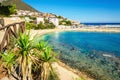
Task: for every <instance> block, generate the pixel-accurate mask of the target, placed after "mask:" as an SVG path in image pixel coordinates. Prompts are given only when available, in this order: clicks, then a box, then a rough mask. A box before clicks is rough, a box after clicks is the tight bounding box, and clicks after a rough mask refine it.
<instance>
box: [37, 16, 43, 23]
mask: <svg viewBox="0 0 120 80" xmlns="http://www.w3.org/2000/svg"><path fill="white" fill-rule="evenodd" d="M36 22H37V24H39V23H40V22H42V23H44V18H43V17H37V18H36Z"/></svg>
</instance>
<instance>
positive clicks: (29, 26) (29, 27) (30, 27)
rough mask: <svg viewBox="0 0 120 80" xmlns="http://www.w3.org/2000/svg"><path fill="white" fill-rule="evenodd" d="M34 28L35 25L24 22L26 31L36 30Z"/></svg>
mask: <svg viewBox="0 0 120 80" xmlns="http://www.w3.org/2000/svg"><path fill="white" fill-rule="evenodd" d="M36 28H37V25H36V24H34V23H29V22H26V29H28V30H30V29H36Z"/></svg>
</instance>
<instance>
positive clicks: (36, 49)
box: [0, 32, 57, 80]
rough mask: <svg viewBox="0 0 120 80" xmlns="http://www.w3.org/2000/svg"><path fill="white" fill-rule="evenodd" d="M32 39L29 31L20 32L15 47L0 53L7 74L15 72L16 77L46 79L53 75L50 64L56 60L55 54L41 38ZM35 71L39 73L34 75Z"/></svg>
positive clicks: (22, 79)
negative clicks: (37, 39)
mask: <svg viewBox="0 0 120 80" xmlns="http://www.w3.org/2000/svg"><path fill="white" fill-rule="evenodd" d="M34 39H35V38H33V39H30V33H29V32H25V33H23V34H22V33H20V35H19V37H18V39H16V44H15V47H14V48H13V49H11V51H12V52H9V51H7V52H8V53H7V54H0V57H2V60H3V63H4V64H3V65H4V66H5V67H6V68H7V71H8V72H9V75H11V76H12V75H13V74H11V72H14V73H16V75H17V76H15V77H16V79H21V80H27V79H28V80H34V79H37V80H48V79H49V76H50V75H52V78H53V77H54V75H53V73H54V70H53V68H52V66H51V64H52V62H54V61H56V59H55V57H56V55H55V54H54V53H53V52H52V48H51V47H50V46H48V45H47V42H44V41H42V40H41V41H40V40H39V41H37V42H36V41H35V40H34ZM16 68H18V70H16ZM35 73H39V74H36V75H34V74H35ZM51 73H52V74H51ZM34 76H37V77H36V78H35V77H34ZM56 78H57V75H56Z"/></svg>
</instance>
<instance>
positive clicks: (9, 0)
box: [2, 0, 38, 12]
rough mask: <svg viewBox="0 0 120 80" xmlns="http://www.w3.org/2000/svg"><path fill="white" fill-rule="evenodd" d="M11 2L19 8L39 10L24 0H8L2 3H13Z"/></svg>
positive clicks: (5, 4)
mask: <svg viewBox="0 0 120 80" xmlns="http://www.w3.org/2000/svg"><path fill="white" fill-rule="evenodd" d="M11 4H16V8H17V9H18V10H29V11H37V10H36V9H34V8H33V7H31V6H30V5H28V4H26V3H25V2H23V1H22V0H7V1H3V2H2V5H4V6H7V5H11ZM37 12H38V11H37Z"/></svg>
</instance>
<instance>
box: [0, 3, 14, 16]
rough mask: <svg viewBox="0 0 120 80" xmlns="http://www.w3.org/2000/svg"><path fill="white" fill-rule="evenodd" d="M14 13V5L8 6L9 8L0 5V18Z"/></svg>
mask: <svg viewBox="0 0 120 80" xmlns="http://www.w3.org/2000/svg"><path fill="white" fill-rule="evenodd" d="M15 13H16V5H15V4H13V5H9V6H3V5H1V4H0V15H2V16H10V15H11V14H15Z"/></svg>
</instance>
